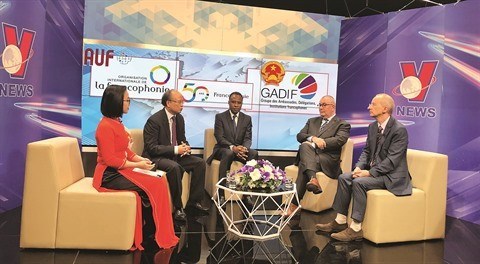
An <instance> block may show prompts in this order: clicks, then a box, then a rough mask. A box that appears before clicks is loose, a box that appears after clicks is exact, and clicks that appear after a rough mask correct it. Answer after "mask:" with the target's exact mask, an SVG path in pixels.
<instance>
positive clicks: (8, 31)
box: [1, 22, 36, 79]
mask: <svg viewBox="0 0 480 264" xmlns="http://www.w3.org/2000/svg"><path fill="white" fill-rule="evenodd" d="M2 31H3V40H4V44H5V49H4V50H3V52H2V67H1V69H4V70H5V71H6V72H8V73H9V74H10V78H12V79H24V78H25V74H26V73H27V66H28V61H29V60H30V59H31V58H32V56H33V53H34V52H33V49H32V47H33V41H34V40H35V34H36V32H35V31H33V30H30V29H26V28H23V29H22V32H21V35H20V38H19V37H18V30H17V27H16V26H15V25H11V24H7V23H4V22H2Z"/></svg>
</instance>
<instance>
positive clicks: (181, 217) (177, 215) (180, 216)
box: [173, 209, 187, 222]
mask: <svg viewBox="0 0 480 264" xmlns="http://www.w3.org/2000/svg"><path fill="white" fill-rule="evenodd" d="M173 219H174V220H177V221H182V222H186V221H187V214H185V212H184V211H183V209H176V210H175V212H173Z"/></svg>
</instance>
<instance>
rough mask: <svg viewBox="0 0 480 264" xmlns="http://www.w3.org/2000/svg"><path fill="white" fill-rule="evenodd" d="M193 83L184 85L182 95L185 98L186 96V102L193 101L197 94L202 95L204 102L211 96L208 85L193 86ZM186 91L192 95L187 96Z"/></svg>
mask: <svg viewBox="0 0 480 264" xmlns="http://www.w3.org/2000/svg"><path fill="white" fill-rule="evenodd" d="M193 85H195V83H186V84H185V85H184V86H183V89H182V95H183V98H185V102H187V103H190V102H193V101H194V100H195V97H196V96H197V94H198V96H201V97H202V99H201V101H202V102H205V101H207V99H208V96H209V93H208V89H207V87H205V86H197V87H195V88H193V87H192V86H193ZM185 92H187V94H191V96H185ZM188 98H189V99H188Z"/></svg>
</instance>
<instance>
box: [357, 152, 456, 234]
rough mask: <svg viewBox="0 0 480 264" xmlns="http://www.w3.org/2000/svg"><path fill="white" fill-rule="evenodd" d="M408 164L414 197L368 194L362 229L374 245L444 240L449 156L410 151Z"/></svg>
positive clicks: (380, 193) (385, 193) (373, 192)
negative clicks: (435, 239)
mask: <svg viewBox="0 0 480 264" xmlns="http://www.w3.org/2000/svg"><path fill="white" fill-rule="evenodd" d="M407 162H408V170H409V171H410V174H411V176H412V185H413V191H412V195H410V196H400V197H397V196H395V195H393V194H392V193H390V192H389V191H387V190H371V191H368V192H367V208H366V211H365V218H364V220H363V223H362V228H363V236H364V237H365V238H366V239H368V240H370V241H372V242H375V243H389V242H402V241H415V240H425V239H434V238H444V237H445V218H446V201H447V175H448V157H447V156H446V155H443V154H438V153H433V152H427V151H420V150H414V149H408V150H407Z"/></svg>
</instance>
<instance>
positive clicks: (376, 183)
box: [316, 94, 412, 241]
mask: <svg viewBox="0 0 480 264" xmlns="http://www.w3.org/2000/svg"><path fill="white" fill-rule="evenodd" d="M394 108H395V102H394V101H393V98H392V97H391V96H389V95H387V94H377V95H376V96H375V97H374V98H373V99H372V102H371V103H370V104H369V106H368V110H369V111H370V116H371V117H373V118H375V120H376V121H375V122H373V123H371V124H370V125H369V126H368V136H367V142H366V145H365V148H364V149H363V152H362V154H361V155H360V158H359V160H358V162H357V164H356V167H355V169H354V170H353V172H349V173H344V174H342V175H340V177H339V178H338V188H337V194H336V196H335V200H334V202H333V209H335V211H336V212H337V217H336V218H335V220H333V221H332V222H330V223H327V224H317V225H316V228H317V229H318V230H321V231H325V232H338V233H333V234H332V238H335V239H337V240H340V241H352V240H360V239H362V238H363V231H362V221H363V217H364V215H365V208H366V205H367V191H369V190H373V189H387V190H388V191H390V192H391V193H393V194H394V195H397V196H403V195H411V194H412V183H411V177H410V173H409V172H408V166H407V147H408V133H407V129H406V128H405V127H404V126H403V125H402V124H401V123H400V122H398V121H397V120H396V119H395V118H393V117H392V112H393V109H394ZM351 198H353V204H352V216H351V217H352V219H353V221H352V222H351V224H350V226H349V227H348V228H347V214H348V207H349V204H350V199H351Z"/></svg>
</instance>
